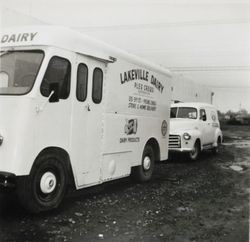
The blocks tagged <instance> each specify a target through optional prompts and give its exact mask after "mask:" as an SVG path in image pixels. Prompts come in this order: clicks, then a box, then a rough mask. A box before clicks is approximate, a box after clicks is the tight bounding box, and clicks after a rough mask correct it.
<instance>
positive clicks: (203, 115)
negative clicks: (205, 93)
mask: <svg viewBox="0 0 250 242" xmlns="http://www.w3.org/2000/svg"><path fill="white" fill-rule="evenodd" d="M200 120H203V121H206V120H207V115H206V111H205V109H201V110H200Z"/></svg>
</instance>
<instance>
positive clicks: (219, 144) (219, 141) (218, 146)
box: [212, 137, 221, 155]
mask: <svg viewBox="0 0 250 242" xmlns="http://www.w3.org/2000/svg"><path fill="white" fill-rule="evenodd" d="M220 146H221V138H220V137H218V139H217V146H216V147H214V148H213V149H212V152H213V154H214V155H217V154H218V153H219V152H220Z"/></svg>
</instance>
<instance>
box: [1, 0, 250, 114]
mask: <svg viewBox="0 0 250 242" xmlns="http://www.w3.org/2000/svg"><path fill="white" fill-rule="evenodd" d="M0 1H2V4H3V7H5V8H8V9H11V10H14V11H18V12H20V13H22V14H25V15H27V16H32V17H35V18H36V19H38V20H40V21H42V22H46V23H49V24H57V25H58V24H59V25H64V26H68V27H72V28H76V29H77V30H79V31H82V32H85V33H87V34H89V35H92V36H94V37H96V38H98V39H101V40H104V41H105V42H108V43H110V44H113V45H115V46H117V47H121V48H123V49H125V50H127V51H129V52H132V53H134V54H136V55H139V56H141V57H144V58H146V59H149V60H151V61H153V62H156V63H158V64H160V65H163V66H164V67H167V68H169V69H170V70H172V71H174V72H176V73H181V74H182V75H184V76H186V77H188V78H191V79H192V80H194V81H195V82H197V83H200V84H204V85H208V86H210V87H211V88H212V89H213V90H214V92H215V97H214V104H215V105H217V106H218V108H219V109H220V110H222V111H227V110H229V109H232V110H238V109H239V108H240V107H241V108H246V109H247V110H248V111H249V112H250V44H249V43H250V1H246V0H244V1H243V0H186V1H184V0H173V1H170V0H165V1H163V0H60V1H59V0H36V1H32V0H28V1H27V0H22V1H20V0H8V1H5V2H3V0H0ZM2 21H3V25H4V19H2ZM12 21H13V24H15V21H16V19H13V20H12Z"/></svg>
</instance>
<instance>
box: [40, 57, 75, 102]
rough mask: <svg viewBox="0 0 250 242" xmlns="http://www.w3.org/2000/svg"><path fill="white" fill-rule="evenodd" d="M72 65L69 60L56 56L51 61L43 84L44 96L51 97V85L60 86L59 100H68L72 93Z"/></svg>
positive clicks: (42, 91)
mask: <svg viewBox="0 0 250 242" xmlns="http://www.w3.org/2000/svg"><path fill="white" fill-rule="evenodd" d="M70 75H71V65H70V62H69V61H68V60H67V59H64V58H61V57H57V56H54V57H52V58H51V59H50V61H49V65H48V67H47V70H46V72H45V75H44V77H43V81H42V84H41V88H40V90H41V93H42V95H43V96H45V97H48V96H49V95H50V91H51V90H50V85H51V84H54V83H58V84H59V99H67V98H68V96H69V93H70Z"/></svg>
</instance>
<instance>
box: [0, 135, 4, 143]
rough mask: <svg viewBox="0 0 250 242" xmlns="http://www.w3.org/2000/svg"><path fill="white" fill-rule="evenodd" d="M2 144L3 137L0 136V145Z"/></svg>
mask: <svg viewBox="0 0 250 242" xmlns="http://www.w3.org/2000/svg"><path fill="white" fill-rule="evenodd" d="M2 143H3V136H2V135H1V134H0V145H2Z"/></svg>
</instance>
